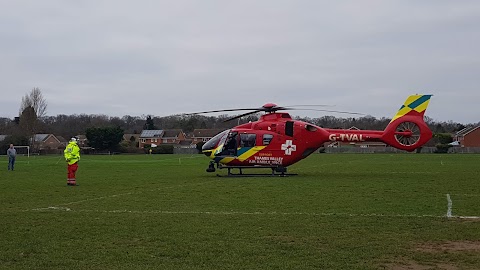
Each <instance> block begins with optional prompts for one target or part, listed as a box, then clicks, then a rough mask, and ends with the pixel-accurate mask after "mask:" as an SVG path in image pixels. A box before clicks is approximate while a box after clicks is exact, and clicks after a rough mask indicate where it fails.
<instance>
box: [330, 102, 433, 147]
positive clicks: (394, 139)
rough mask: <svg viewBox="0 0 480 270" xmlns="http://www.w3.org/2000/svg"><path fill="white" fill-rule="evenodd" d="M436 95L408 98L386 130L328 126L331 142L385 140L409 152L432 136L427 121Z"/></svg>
mask: <svg viewBox="0 0 480 270" xmlns="http://www.w3.org/2000/svg"><path fill="white" fill-rule="evenodd" d="M431 96H432V95H412V96H409V97H408V98H407V100H406V101H405V103H404V104H403V105H402V106H401V107H400V109H399V110H398V112H397V113H396V114H395V116H394V117H393V118H392V120H391V121H390V123H389V124H388V126H387V127H386V128H385V130H384V131H379V130H339V129H325V131H327V132H328V133H329V137H328V139H329V140H330V141H342V142H365V141H369V142H384V143H386V144H388V145H390V146H393V147H395V148H398V149H402V150H406V151H414V150H415V149H417V148H418V147H420V146H422V145H424V144H425V143H426V142H428V141H429V140H430V139H431V138H432V131H431V130H430V129H429V128H428V126H427V124H426V123H425V121H424V120H423V116H424V114H425V111H426V109H427V106H428V103H429V101H430V97H431Z"/></svg>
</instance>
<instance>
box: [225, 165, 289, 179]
mask: <svg viewBox="0 0 480 270" xmlns="http://www.w3.org/2000/svg"><path fill="white" fill-rule="evenodd" d="M217 168H218V169H227V171H228V173H227V175H220V174H217V176H218V177H272V176H280V177H286V176H295V175H297V174H296V173H287V168H285V167H279V166H222V165H219V166H218V167H217ZM232 169H238V170H239V172H238V173H232ZM243 169H272V173H244V172H243Z"/></svg>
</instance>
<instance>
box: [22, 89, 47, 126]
mask: <svg viewBox="0 0 480 270" xmlns="http://www.w3.org/2000/svg"><path fill="white" fill-rule="evenodd" d="M27 107H32V108H33V110H34V111H35V114H36V116H37V118H39V119H40V118H42V117H44V116H46V115H47V101H46V100H45V98H43V95H42V91H41V90H40V88H38V87H34V88H33V89H32V91H30V93H29V94H26V95H25V96H24V97H22V103H21V104H20V114H21V113H22V112H23V111H24V110H25V109H26V108H27Z"/></svg>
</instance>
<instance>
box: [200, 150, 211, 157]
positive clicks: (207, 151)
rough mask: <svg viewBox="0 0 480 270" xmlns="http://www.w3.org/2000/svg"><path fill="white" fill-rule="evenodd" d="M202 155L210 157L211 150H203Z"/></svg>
mask: <svg viewBox="0 0 480 270" xmlns="http://www.w3.org/2000/svg"><path fill="white" fill-rule="evenodd" d="M202 153H203V154H204V155H205V156H207V157H210V155H211V154H212V150H203V151H202Z"/></svg>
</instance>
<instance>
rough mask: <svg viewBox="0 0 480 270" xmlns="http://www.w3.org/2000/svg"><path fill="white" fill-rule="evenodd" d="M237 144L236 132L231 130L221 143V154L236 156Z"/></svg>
mask: <svg viewBox="0 0 480 270" xmlns="http://www.w3.org/2000/svg"><path fill="white" fill-rule="evenodd" d="M237 146H238V132H231V133H229V134H228V136H227V140H226V141H225V144H224V145H223V149H222V152H221V155H225V156H236V155H237Z"/></svg>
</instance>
